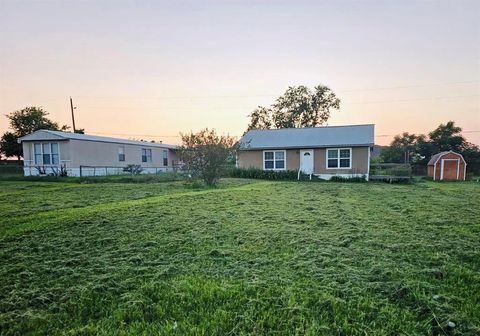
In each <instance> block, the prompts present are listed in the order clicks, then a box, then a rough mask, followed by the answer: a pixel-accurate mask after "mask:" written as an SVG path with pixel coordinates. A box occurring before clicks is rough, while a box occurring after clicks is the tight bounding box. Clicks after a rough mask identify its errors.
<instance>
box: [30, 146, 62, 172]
mask: <svg viewBox="0 0 480 336" xmlns="http://www.w3.org/2000/svg"><path fill="white" fill-rule="evenodd" d="M45 144H47V145H48V146H49V147H50V153H48V154H46V155H49V156H50V163H48V164H44V163H43V145H45ZM53 144H56V145H57V148H58V153H57V154H56V155H58V163H53V155H54V154H53V151H52V145H53ZM35 145H40V153H39V155H40V158H41V160H40V161H41V163H37V161H36V155H35ZM32 157H33V160H32V161H33V164H34V165H36V166H58V165H60V162H61V161H60V144H59V143H58V142H34V143H33V146H32Z"/></svg>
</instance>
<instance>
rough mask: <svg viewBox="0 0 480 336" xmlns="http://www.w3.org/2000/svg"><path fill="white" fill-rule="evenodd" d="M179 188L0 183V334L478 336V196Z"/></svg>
mask: <svg viewBox="0 0 480 336" xmlns="http://www.w3.org/2000/svg"><path fill="white" fill-rule="evenodd" d="M195 187H196V186H192V185H190V184H188V183H185V182H183V181H174V182H162V183H137V184H132V183H93V184H84V183H78V182H76V181H73V182H70V181H68V180H66V182H65V180H62V181H57V182H34V181H3V182H0V334H2V335H39V334H42V335H55V334H65V335H139V334H144V335H150V334H155V335H172V334H178V335H247V334H248V335H250V334H255V335H264V334H272V335H365V334H368V335H478V334H480V309H479V307H480V239H479V237H480V220H479V218H480V197H479V195H480V184H479V183H475V182H464V183H434V182H419V183H415V184H412V185H390V184H383V183H361V184H360V183H358V184H356V183H308V182H300V183H298V182H273V181H258V180H257V181H251V180H236V179H227V180H224V181H222V184H221V186H220V187H219V188H214V189H211V188H204V187H201V188H195ZM437 296H438V297H437ZM449 321H451V322H454V323H455V324H456V326H455V328H449V327H448V326H447V323H448V322H449Z"/></svg>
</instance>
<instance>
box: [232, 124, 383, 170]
mask: <svg viewBox="0 0 480 336" xmlns="http://www.w3.org/2000/svg"><path fill="white" fill-rule="evenodd" d="M373 145H374V125H351V126H325V127H310V128H284V129H274V130H251V131H248V132H247V133H246V134H245V135H244V136H243V137H242V138H241V139H240V148H241V150H240V151H239V154H238V157H237V166H238V167H239V168H258V169H263V170H295V171H301V172H303V173H305V174H313V175H317V176H318V177H320V178H323V179H330V178H331V177H332V176H342V177H357V176H358V177H361V176H365V178H366V179H368V177H369V174H370V150H371V148H373Z"/></svg>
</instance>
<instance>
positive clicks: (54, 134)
mask: <svg viewBox="0 0 480 336" xmlns="http://www.w3.org/2000/svg"><path fill="white" fill-rule="evenodd" d="M58 138H61V139H66V140H70V139H72V140H82V141H97V142H110V143H118V144H125V145H141V146H144V147H160V148H171V149H174V148H176V147H177V146H175V145H167V144H163V143H153V142H147V141H138V140H128V139H119V138H110V137H103V136H97V135H89V134H79V133H71V132H60V131H51V130H38V131H35V132H33V133H32V134H28V135H25V136H23V137H21V138H19V139H18V141H19V142H22V141H34V140H52V139H58Z"/></svg>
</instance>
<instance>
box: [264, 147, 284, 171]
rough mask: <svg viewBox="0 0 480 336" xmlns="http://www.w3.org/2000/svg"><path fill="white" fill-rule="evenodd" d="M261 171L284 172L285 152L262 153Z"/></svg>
mask: <svg viewBox="0 0 480 336" xmlns="http://www.w3.org/2000/svg"><path fill="white" fill-rule="evenodd" d="M263 169H265V170H284V169H285V151H283V150H282V151H265V152H263Z"/></svg>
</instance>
